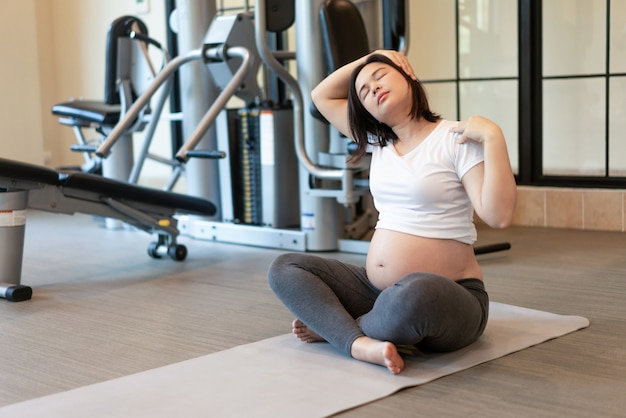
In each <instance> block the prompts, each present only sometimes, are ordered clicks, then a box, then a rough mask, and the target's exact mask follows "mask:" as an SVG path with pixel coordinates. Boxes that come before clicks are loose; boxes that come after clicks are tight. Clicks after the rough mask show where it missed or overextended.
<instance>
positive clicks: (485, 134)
mask: <svg viewBox="0 0 626 418" xmlns="http://www.w3.org/2000/svg"><path fill="white" fill-rule="evenodd" d="M450 131H451V132H454V133H456V134H458V138H457V142H458V143H460V144H463V143H465V142H467V141H470V140H471V141H475V142H480V143H486V142H489V141H493V140H503V139H504V134H503V133H502V129H500V126H498V125H497V124H496V123H494V122H492V121H491V120H489V119H487V118H485V117H482V116H472V117H470V118H469V119H467V120H465V121H460V122H459V123H458V124H457V126H455V127H454V128H452V129H451V130H450Z"/></svg>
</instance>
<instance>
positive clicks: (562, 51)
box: [542, 0, 606, 76]
mask: <svg viewBox="0 0 626 418" xmlns="http://www.w3.org/2000/svg"><path fill="white" fill-rule="evenodd" d="M542 10H543V24H542V25H543V26H542V28H543V74H544V76H553V75H575V74H598V73H604V72H605V69H606V59H605V56H606V0H585V1H572V0H543V9H542Z"/></svg>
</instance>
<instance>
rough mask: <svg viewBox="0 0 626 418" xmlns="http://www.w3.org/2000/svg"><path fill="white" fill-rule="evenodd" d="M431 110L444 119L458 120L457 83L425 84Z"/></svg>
mask: <svg viewBox="0 0 626 418" xmlns="http://www.w3.org/2000/svg"><path fill="white" fill-rule="evenodd" d="M424 88H425V89H426V94H427V95H428V103H429V105H430V110H432V111H433V112H435V113H439V114H440V115H441V117H442V118H444V119H448V120H457V119H458V116H457V114H456V83H455V82H448V83H427V84H424Z"/></svg>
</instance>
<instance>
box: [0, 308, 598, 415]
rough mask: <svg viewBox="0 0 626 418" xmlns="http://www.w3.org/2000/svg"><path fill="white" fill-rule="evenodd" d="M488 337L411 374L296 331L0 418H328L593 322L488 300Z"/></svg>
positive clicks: (5, 411)
mask: <svg viewBox="0 0 626 418" xmlns="http://www.w3.org/2000/svg"><path fill="white" fill-rule="evenodd" d="M490 310H491V311H490V319H489V323H488V325H487V329H486V330H485V334H484V335H483V336H482V337H481V338H480V340H479V341H477V342H476V343H475V344H473V345H471V346H469V347H466V348H464V349H462V350H459V351H455V352H452V353H445V354H437V355H419V356H415V357H406V358H405V362H406V366H407V367H406V369H405V370H404V371H403V372H402V373H401V374H400V375H392V374H390V373H389V372H388V371H387V370H386V369H385V368H383V367H381V366H376V365H372V364H367V363H363V362H359V361H356V360H353V359H350V358H348V357H347V356H345V355H344V354H342V353H340V352H338V351H337V350H335V349H333V348H332V347H330V346H329V345H328V344H326V343H315V344H305V343H302V342H300V341H299V340H297V339H296V338H295V337H294V336H292V335H291V334H285V335H281V336H278V337H274V338H269V339H266V340H262V341H258V342H255V343H251V344H246V345H242V346H238V347H234V348H232V349H229V350H225V351H221V352H218V353H214V354H209V355H207V356H203V357H199V358H195V359H192V360H187V361H183V362H180V363H175V364H171V365H169V366H164V367H160V368H157V369H152V370H148V371H145V372H141V373H137V374H133V375H130V376H125V377H122V378H118V379H113V380H109V381H106V382H102V383H97V384H94V385H89V386H84V387H81V388H78V389H73V390H70V391H67V392H61V393H58V394H54V395H49V396H44V397H41V398H37V399H33V400H29V401H25V402H20V403H16V404H13V405H9V406H5V407H3V408H0V417H11V418H17V417H28V418H37V417H46V418H53V417H63V418H73V417H76V418H79V417H80V418H83V417H90V418H96V417H103V418H104V417H106V418H113V417H133V418H141V417H146V418H147V417H150V418H155V417H167V418H170V417H173V416H180V417H183V416H184V417H231V416H232V417H239V416H255V417H295V416H297V417H308V416H310V417H323V416H328V415H332V414H335V413H338V412H340V411H343V410H346V409H350V408H353V407H355V406H358V405H362V404H365V403H368V402H372V401H374V400H376V399H380V398H383V397H386V396H389V395H391V394H393V393H394V392H397V391H398V390H400V389H403V388H406V387H411V386H417V385H421V384H424V383H427V382H430V381H432V380H435V379H438V378H440V377H443V376H446V375H449V374H452V373H457V372H460V371H462V370H465V369H468V368H470V367H473V366H476V365H478V364H481V363H485V362H487V361H490V360H494V359H496V358H498V357H502V356H505V355H507V354H510V353H513V352H515V351H519V350H523V349H525V348H528V347H530V346H533V345H536V344H540V343H542V342H544V341H547V340H550V339H553V338H557V337H560V336H562V335H565V334H568V333H570V332H573V331H576V330H579V329H581V328H585V327H587V326H589V321H588V320H587V319H586V318H583V317H579V316H570V315H557V314H553V313H549V312H543V311H537V310H532V309H527V308H522V307H517V306H511V305H505V304H501V303H496V302H491V305H490Z"/></svg>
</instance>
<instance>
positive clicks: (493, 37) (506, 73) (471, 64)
mask: <svg viewBox="0 0 626 418" xmlns="http://www.w3.org/2000/svg"><path fill="white" fill-rule="evenodd" d="M433 3H435V2H433ZM459 25H460V27H459V53H460V61H459V64H460V78H485V77H490V78H492V77H515V76H517V69H518V66H517V0H459Z"/></svg>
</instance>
